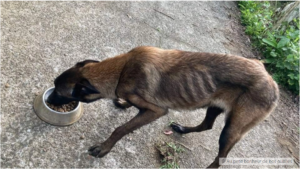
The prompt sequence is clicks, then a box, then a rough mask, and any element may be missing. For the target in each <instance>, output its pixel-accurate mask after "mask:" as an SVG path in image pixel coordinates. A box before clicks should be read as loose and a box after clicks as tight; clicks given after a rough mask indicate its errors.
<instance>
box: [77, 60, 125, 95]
mask: <svg viewBox="0 0 300 169" xmlns="http://www.w3.org/2000/svg"><path fill="white" fill-rule="evenodd" d="M126 62H127V56H126V55H119V56H116V57H113V58H108V59H106V60H104V61H101V62H99V63H91V64H88V65H86V66H84V68H83V70H82V73H83V77H84V78H86V79H88V80H89V82H90V83H91V84H92V85H93V86H94V87H95V88H96V89H97V90H98V91H99V92H100V95H101V97H102V98H116V97H117V96H116V93H115V91H116V87H117V85H118V82H119V78H120V74H121V72H122V70H123V67H124V65H125V64H126Z"/></svg>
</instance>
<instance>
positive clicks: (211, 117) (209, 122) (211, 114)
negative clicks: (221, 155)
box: [171, 107, 223, 134]
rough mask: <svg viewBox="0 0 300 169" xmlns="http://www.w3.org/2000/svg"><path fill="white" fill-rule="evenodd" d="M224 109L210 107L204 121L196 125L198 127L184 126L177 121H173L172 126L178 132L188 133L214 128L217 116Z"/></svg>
mask: <svg viewBox="0 0 300 169" xmlns="http://www.w3.org/2000/svg"><path fill="white" fill-rule="evenodd" d="M222 112H223V110H222V109H221V108H218V107H208V108H207V111H206V116H205V118H204V120H203V122H202V123H201V124H200V125H198V126H196V127H184V126H181V125H180V124H177V123H174V122H173V123H172V124H171V127H172V129H173V130H175V131H176V132H178V133H181V134H186V133H190V132H201V131H205V130H209V129H212V127H213V124H214V122H215V120H216V118H217V117H218V116H219V114H221V113H222Z"/></svg>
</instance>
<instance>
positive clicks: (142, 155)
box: [1, 1, 299, 168]
mask: <svg viewBox="0 0 300 169" xmlns="http://www.w3.org/2000/svg"><path fill="white" fill-rule="evenodd" d="M238 19H239V13H238V9H237V5H236V3H235V2H25V1H23V2H1V148H2V149H1V167H3V168H10V167H34V168H46V167H47V168H48V167H49V168H62V167H67V168H75V167H78V168H91V167H93V168H100V167H127V168H130V167H146V168H148V167H159V166H160V165H161V164H160V159H159V156H158V152H157V150H156V149H155V147H154V145H155V143H156V142H158V141H161V140H164V141H167V142H170V141H174V140H176V141H177V142H180V143H183V144H185V145H186V146H188V147H189V148H190V149H191V150H192V151H185V152H184V153H183V154H182V155H181V157H180V163H179V165H180V166H181V167H182V168H198V167H200V168H203V167H206V166H208V165H209V164H210V163H211V162H212V161H213V160H214V158H215V156H216V155H217V151H218V139H219V135H220V132H221V130H222V127H223V125H224V115H221V116H220V117H218V119H217V120H216V122H215V125H214V127H213V129H212V130H210V131H206V132H202V133H192V134H188V135H185V136H180V135H178V134H176V133H175V134H173V135H171V136H167V135H164V134H163V131H164V130H165V129H167V128H168V127H167V126H168V124H169V122H170V121H176V122H178V123H181V124H184V125H190V126H193V125H198V124H199V123H200V122H201V121H202V120H203V118H204V116H205V109H199V110H196V111H181V112H179V111H175V110H170V113H169V114H168V115H167V116H164V117H162V118H160V119H159V120H157V121H155V122H153V123H151V124H149V125H147V126H144V127H142V128H140V129H138V130H136V131H135V132H133V133H131V134H129V135H127V136H125V137H124V138H123V139H122V140H121V141H119V142H118V143H117V144H116V146H115V147H114V148H113V149H112V151H111V152H110V153H109V154H108V155H107V156H105V157H104V158H101V159H97V158H92V157H90V156H89V155H88V154H87V149H88V148H89V147H90V146H92V145H93V144H95V143H96V142H102V141H104V140H105V139H106V138H108V137H109V135H110V134H111V133H112V131H113V130H114V129H115V128H116V127H118V126H120V125H121V124H123V123H125V122H126V121H128V120H129V119H131V118H132V117H133V116H134V115H135V114H136V113H137V109H135V108H129V109H128V110H119V109H116V108H115V107H114V106H113V104H112V102H111V101H110V100H105V99H104V100H100V101H98V102H94V103H91V104H85V105H84V109H85V112H84V115H83V117H82V118H81V119H80V120H79V121H78V122H77V123H75V124H73V125H71V126H68V127H56V126H51V125H49V124H47V123H45V122H43V121H41V120H40V119H39V118H38V117H37V116H36V115H35V113H34V111H33V100H34V98H35V97H36V95H37V94H38V93H41V92H43V91H44V90H46V89H47V88H49V87H52V86H53V79H54V78H55V77H56V76H58V75H59V74H60V73H61V72H63V71H64V70H66V69H67V68H69V67H71V66H73V65H74V64H75V63H76V62H78V61H82V60H84V59H96V60H103V59H105V58H108V57H113V56H115V55H117V54H120V53H124V52H127V51H129V50H130V49H132V48H134V47H136V46H140V45H150V46H157V47H162V48H174V49H181V50H190V51H202V52H203V51H205V52H216V53H231V54H238V55H242V56H244V57H249V58H255V57H256V58H259V56H255V55H254V54H253V53H252V51H251V47H250V45H249V39H248V38H247V36H245V35H244V33H243V31H242V28H241V25H240V24H239V22H238ZM220 73H221V72H220ZM297 111H298V106H297V105H296V104H294V103H293V101H292V99H291V98H290V95H289V94H287V96H286V97H282V99H281V101H280V103H279V106H278V108H277V109H276V110H275V112H274V113H273V114H272V115H271V116H270V117H269V118H268V120H267V121H264V122H262V123H261V124H260V125H258V126H257V127H255V128H254V129H253V130H251V131H250V132H249V133H248V134H247V135H246V136H245V137H244V139H243V140H241V141H240V142H239V143H238V144H237V145H236V146H235V147H234V148H233V149H232V151H231V152H230V153H229V157H240V158H241V157H245V158H247V157H270V158H271V157H273V158H278V157H292V155H295V154H296V155H298V157H299V150H297V149H293V151H291V150H290V148H289V146H288V145H289V144H286V145H284V146H282V141H281V142H278V141H277V137H278V134H281V136H282V137H281V138H285V139H287V137H284V135H283V134H285V132H287V131H290V130H292V129H293V130H294V131H295V133H294V134H293V137H294V139H295V140H296V141H295V142H296V144H295V145H294V147H298V148H299V144H298V142H299V141H298V138H299V137H298V136H299V129H298V122H299V115H298V112H297ZM282 121H284V123H285V124H286V125H285V127H283V128H282V125H281V124H282ZM82 138H84V139H82ZM273 167H275V168H278V166H273ZM286 167H287V168H289V167H292V166H286ZM294 167H295V166H294Z"/></svg>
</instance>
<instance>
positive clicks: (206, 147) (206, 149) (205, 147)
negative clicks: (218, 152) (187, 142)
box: [198, 144, 211, 151]
mask: <svg viewBox="0 0 300 169" xmlns="http://www.w3.org/2000/svg"><path fill="white" fill-rule="evenodd" d="M198 145H200V146H201V147H202V148H204V149H206V150H208V151H211V149H209V148H207V147H204V146H203V145H202V144H198Z"/></svg>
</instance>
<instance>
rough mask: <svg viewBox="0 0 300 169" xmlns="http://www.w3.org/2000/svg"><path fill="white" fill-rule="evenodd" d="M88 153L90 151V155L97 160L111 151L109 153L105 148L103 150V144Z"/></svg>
mask: <svg viewBox="0 0 300 169" xmlns="http://www.w3.org/2000/svg"><path fill="white" fill-rule="evenodd" d="M88 151H89V155H91V156H94V157H97V158H101V157H103V156H105V155H106V154H107V153H108V152H109V150H108V151H107V150H105V149H104V148H102V146H101V144H96V145H94V146H92V147H90V148H89V150H88Z"/></svg>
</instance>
